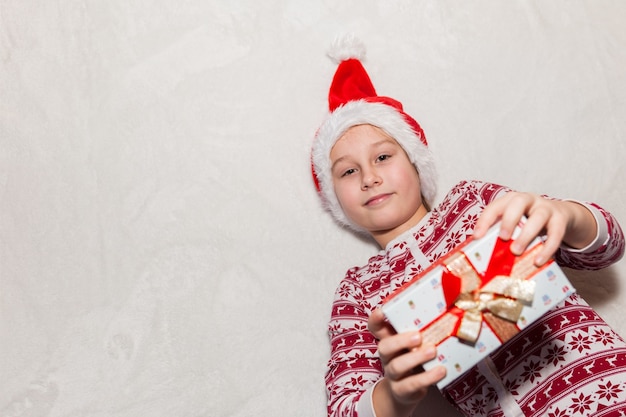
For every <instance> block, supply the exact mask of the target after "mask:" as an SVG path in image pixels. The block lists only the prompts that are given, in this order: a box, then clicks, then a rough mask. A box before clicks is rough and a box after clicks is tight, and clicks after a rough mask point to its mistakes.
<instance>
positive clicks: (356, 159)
mask: <svg viewBox="0 0 626 417" xmlns="http://www.w3.org/2000/svg"><path fill="white" fill-rule="evenodd" d="M330 162H331V166H332V168H331V170H332V171H331V172H332V178H333V185H334V188H335V194H336V195H337V199H338V200H339V203H340V204H341V208H342V209H343V211H344V212H345V214H346V216H348V217H349V218H350V219H351V220H352V221H353V222H355V223H356V224H358V225H359V226H361V227H363V228H364V229H365V230H367V231H368V232H370V233H371V234H372V236H373V237H374V239H376V241H377V242H378V243H379V244H380V246H381V247H384V246H385V245H386V244H387V243H388V242H389V241H390V240H391V239H393V238H395V237H396V236H398V235H399V234H400V233H402V232H404V231H406V230H408V229H409V228H411V227H412V226H414V225H415V224H417V223H418V222H419V221H420V220H421V219H422V217H424V215H425V214H426V212H427V210H426V207H424V205H423V204H422V196H421V190H420V181H419V176H418V174H417V170H416V169H415V167H414V166H413V164H412V163H411V161H410V160H409V158H408V157H407V155H406V153H405V152H404V149H402V147H401V146H400V145H399V144H398V143H397V142H396V141H395V140H394V139H393V138H391V137H389V136H388V135H387V134H386V133H385V132H384V131H382V130H381V129H379V128H377V127H374V126H372V125H359V126H354V127H352V128H350V129H349V130H348V131H347V132H346V133H345V134H344V135H343V136H342V137H341V138H340V139H339V140H338V141H337V143H336V144H335V146H334V147H333V149H332V150H331V152H330Z"/></svg>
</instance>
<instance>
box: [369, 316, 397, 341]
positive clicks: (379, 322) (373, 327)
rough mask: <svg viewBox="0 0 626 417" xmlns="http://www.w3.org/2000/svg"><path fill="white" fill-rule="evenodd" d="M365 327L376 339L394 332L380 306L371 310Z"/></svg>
mask: <svg viewBox="0 0 626 417" xmlns="http://www.w3.org/2000/svg"><path fill="white" fill-rule="evenodd" d="M367 327H368V328H369V331H370V332H372V334H373V335H374V336H375V337H376V338H377V339H383V338H385V337H388V336H391V335H394V334H396V332H395V330H393V327H392V326H391V324H389V322H388V321H387V318H386V317H385V314H384V313H383V311H382V310H381V309H380V308H377V309H376V310H374V311H373V312H372V314H371V315H370V317H369V319H368V321H367Z"/></svg>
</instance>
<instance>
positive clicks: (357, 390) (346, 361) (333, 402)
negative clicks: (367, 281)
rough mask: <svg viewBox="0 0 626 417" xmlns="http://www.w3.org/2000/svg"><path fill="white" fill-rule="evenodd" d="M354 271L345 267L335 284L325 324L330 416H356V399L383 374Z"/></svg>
mask: <svg viewBox="0 0 626 417" xmlns="http://www.w3.org/2000/svg"><path fill="white" fill-rule="evenodd" d="M355 275H356V269H353V270H350V271H348V273H347V274H346V277H345V278H344V280H343V281H342V282H341V284H340V285H339V287H338V288H337V291H336V294H335V301H334V302H333V307H332V313H331V319H330V322H329V326H328V331H329V337H330V344H331V356H330V360H329V362H328V369H327V372H326V391H327V397H328V416H332V417H356V416H357V414H358V413H357V403H358V401H359V399H360V398H361V396H362V395H363V393H364V392H365V391H366V390H367V389H368V388H370V387H371V386H373V385H374V384H375V383H376V381H378V380H379V379H380V378H381V377H382V367H381V365H380V360H379V358H378V354H377V350H378V347H377V343H376V339H375V338H374V336H373V335H372V334H371V333H370V331H369V330H368V328H367V321H368V317H369V315H370V313H371V311H369V309H368V308H367V306H366V305H365V304H366V303H364V302H363V290H362V288H361V286H360V284H359V282H358V281H357V280H356V279H355Z"/></svg>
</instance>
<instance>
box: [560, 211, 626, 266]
mask: <svg viewBox="0 0 626 417" xmlns="http://www.w3.org/2000/svg"><path fill="white" fill-rule="evenodd" d="M580 204H583V205H584V206H585V207H587V209H588V210H589V211H591V213H592V214H593V215H594V217H595V219H596V222H597V224H598V233H597V236H596V239H595V240H594V241H593V242H592V243H591V244H590V245H588V246H587V247H586V248H583V249H579V250H576V249H571V248H567V247H561V248H560V249H559V251H557V253H556V254H555V259H556V261H557V263H558V264H559V265H561V266H565V267H568V268H572V269H586V270H597V269H602V268H606V267H608V266H609V265H611V264H614V263H615V262H617V261H619V260H620V259H621V258H622V256H624V246H625V244H624V232H623V231H622V228H621V227H620V225H619V223H618V222H617V219H616V218H615V217H614V216H613V215H612V214H611V213H609V212H608V211H606V210H605V209H603V208H602V207H600V206H598V205H597V204H594V203H580Z"/></svg>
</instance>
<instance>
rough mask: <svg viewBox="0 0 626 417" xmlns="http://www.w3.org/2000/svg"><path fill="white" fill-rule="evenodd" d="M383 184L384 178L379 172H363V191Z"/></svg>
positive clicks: (369, 170)
mask: <svg viewBox="0 0 626 417" xmlns="http://www.w3.org/2000/svg"><path fill="white" fill-rule="evenodd" d="M381 183H382V178H381V177H380V175H378V172H377V171H376V170H375V169H368V170H367V171H363V177H362V180H361V189H362V190H367V189H368V188H371V187H373V186H376V185H380V184H381Z"/></svg>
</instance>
